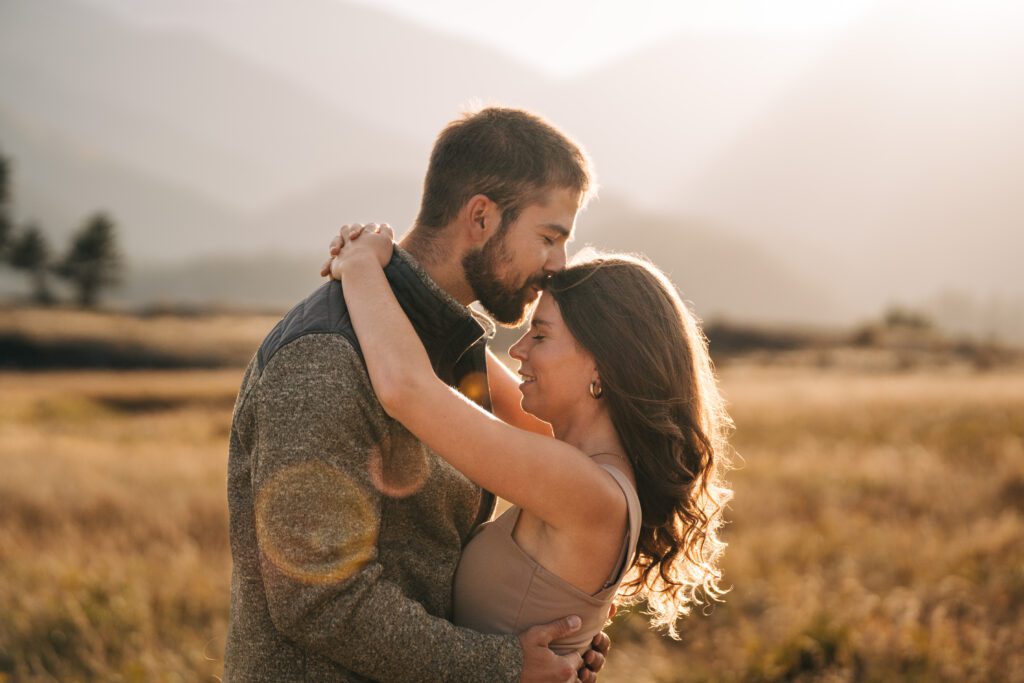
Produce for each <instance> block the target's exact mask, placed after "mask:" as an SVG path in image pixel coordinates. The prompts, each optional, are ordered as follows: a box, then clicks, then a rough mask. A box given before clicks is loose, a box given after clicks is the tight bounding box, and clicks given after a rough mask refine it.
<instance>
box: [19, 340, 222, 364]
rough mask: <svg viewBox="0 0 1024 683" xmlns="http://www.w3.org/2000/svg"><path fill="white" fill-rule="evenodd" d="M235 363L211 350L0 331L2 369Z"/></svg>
mask: <svg viewBox="0 0 1024 683" xmlns="http://www.w3.org/2000/svg"><path fill="white" fill-rule="evenodd" d="M234 364H235V363H234V362H232V360H231V359H226V358H224V357H221V356H217V355H215V354H213V353H211V354H209V355H184V354H174V353H168V352H167V351H162V350H158V349H153V348H149V347H147V346H144V345H142V344H134V343H129V344H126V343H123V342H118V341H117V340H113V339H111V340H106V339H74V338H65V339H37V338H34V337H30V336H28V335H25V334H21V333H17V332H0V369H5V370H172V369H185V368H216V367H224V366H231V365H234Z"/></svg>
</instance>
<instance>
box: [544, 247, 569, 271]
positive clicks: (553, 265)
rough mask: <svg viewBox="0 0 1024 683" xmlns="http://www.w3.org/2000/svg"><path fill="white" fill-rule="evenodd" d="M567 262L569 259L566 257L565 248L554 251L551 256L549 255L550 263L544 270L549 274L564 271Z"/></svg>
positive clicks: (546, 264)
mask: <svg viewBox="0 0 1024 683" xmlns="http://www.w3.org/2000/svg"><path fill="white" fill-rule="evenodd" d="M567 260H568V257H567V256H566V253H565V247H564V246H563V247H561V248H560V249H552V250H551V254H549V255H548V262H547V263H545V264H544V270H546V271H547V272H548V273H557V272H558V271H560V270H564V269H565V264H566V261H567Z"/></svg>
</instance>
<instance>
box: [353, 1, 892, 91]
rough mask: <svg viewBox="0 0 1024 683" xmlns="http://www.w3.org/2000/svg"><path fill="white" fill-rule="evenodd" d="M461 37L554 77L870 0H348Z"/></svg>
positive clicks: (784, 25) (801, 25) (818, 17)
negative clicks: (701, 36)
mask: <svg viewBox="0 0 1024 683" xmlns="http://www.w3.org/2000/svg"><path fill="white" fill-rule="evenodd" d="M339 1H342V0H339ZM348 1H355V2H358V3H360V4H364V5H369V6H372V7H376V8H381V9H389V10H391V11H393V12H394V13H396V14H400V15H402V16H404V17H407V18H409V19H412V20H414V21H417V22H419V23H422V24H426V25H428V26H431V27H434V28H439V29H442V30H445V31H449V32H453V33H457V34H460V35H464V36H467V37H469V38H472V39H474V40H476V41H478V42H482V43H486V44H488V45H491V46H492V47H494V48H497V49H499V50H502V51H504V52H506V53H508V54H511V55H513V56H515V57H517V58H519V59H521V60H523V61H526V62H528V63H530V64H531V65H533V66H535V67H538V68H540V69H542V70H544V71H546V72H547V73H549V74H551V75H553V76H567V75H572V74H576V73H579V72H581V71H585V70H586V69H589V68H592V67H594V66H597V65H599V64H602V63H604V62H608V61H611V60H613V59H615V58H616V57H619V56H621V55H623V54H625V53H627V52H630V51H632V50H635V49H637V48H639V47H642V46H643V45H645V44H647V43H650V42H652V41H656V40H658V39H661V38H666V37H668V36H671V35H673V34H676V33H678V32H680V31H684V30H686V29H695V30H716V31H736V32H771V33H773V34H775V35H778V34H780V33H783V34H786V33H793V34H819V33H822V32H830V31H835V30H841V29H843V28H844V27H846V26H848V25H849V24H850V23H851V22H853V21H855V20H856V19H857V18H859V17H860V16H862V15H863V14H864V12H865V11H867V10H868V9H869V8H870V7H871V6H872V5H873V4H875V0H631V1H629V2H625V1H623V0H556V1H552V0H519V1H518V2H516V3H515V5H514V6H510V5H509V4H508V3H502V2H493V1H492V2H487V1H481V0H432V1H431V2H422V0H348Z"/></svg>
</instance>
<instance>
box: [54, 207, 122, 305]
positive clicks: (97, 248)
mask: <svg viewBox="0 0 1024 683" xmlns="http://www.w3.org/2000/svg"><path fill="white" fill-rule="evenodd" d="M56 272H57V274H58V275H59V276H60V277H62V278H64V279H66V280H68V281H69V282H70V283H71V284H72V285H74V286H75V288H76V289H77V290H78V303H79V304H80V305H81V306H84V307H86V308H93V307H95V306H96V304H97V302H98V300H99V294H100V291H101V290H102V289H103V288H105V287H110V286H113V285H116V284H118V283H119V282H120V275H121V255H120V253H119V252H118V249H117V240H116V236H115V233H114V221H113V219H111V218H110V216H108V215H107V214H106V213H103V212H100V213H97V214H94V215H93V216H91V217H90V218H88V219H87V220H86V222H85V224H84V225H83V226H82V228H81V229H80V230H79V231H78V232H77V233H75V234H74V235H73V236H72V237H71V247H70V249H69V250H68V253H67V255H66V256H65V257H64V259H63V260H62V261H61V263H60V264H59V265H58V266H57V268H56Z"/></svg>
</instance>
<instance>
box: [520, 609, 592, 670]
mask: <svg viewBox="0 0 1024 683" xmlns="http://www.w3.org/2000/svg"><path fill="white" fill-rule="evenodd" d="M582 623H583V622H581V621H580V618H579V617H578V616H576V615H575V614H574V615H572V616H568V617H563V618H561V619H559V620H558V621H552V622H551V623H550V624H541V625H540V626H534V627H532V628H530V629H529V630H528V631H527V633H526V635H527V637H528V639H529V640H530V642H532V643H536V644H537V645H543V646H545V647H547V645H548V643H550V642H551V641H552V640H558V639H559V638H565V637H566V636H571V635H572V634H573V633H575V632H576V631H578V630H580V626H581V625H582ZM576 668H579V667H576Z"/></svg>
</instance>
